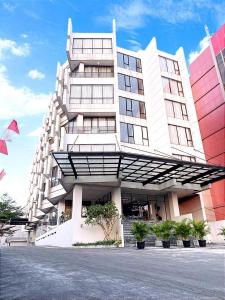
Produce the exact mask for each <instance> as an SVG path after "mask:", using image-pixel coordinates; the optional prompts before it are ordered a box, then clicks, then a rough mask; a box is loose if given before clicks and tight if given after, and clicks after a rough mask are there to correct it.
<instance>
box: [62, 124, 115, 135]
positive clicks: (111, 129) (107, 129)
mask: <svg viewBox="0 0 225 300" xmlns="http://www.w3.org/2000/svg"><path fill="white" fill-rule="evenodd" d="M65 129H66V133H68V134H105V133H115V132H116V126H96V127H95V126H94V127H93V126H81V127H78V126H76V127H75V126H74V127H73V126H66V127H65Z"/></svg>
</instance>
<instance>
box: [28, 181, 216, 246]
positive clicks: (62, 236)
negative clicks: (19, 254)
mask: <svg viewBox="0 0 225 300" xmlns="http://www.w3.org/2000/svg"><path fill="white" fill-rule="evenodd" d="M183 194H184V191H182V190H178V191H177V192H176V191H171V190H167V191H166V190H165V191H161V192H156V191H154V190H150V189H147V188H144V187H143V188H142V189H140V188H139V189H138V188H137V186H136V185H135V184H134V183H129V184H128V183H126V184H124V183H121V184H120V185H119V186H112V185H111V186H110V185H107V184H104V185H103V184H75V185H74V186H73V188H72V190H71V191H70V192H69V193H67V194H63V195H62V196H61V199H60V200H58V203H57V204H56V205H54V206H53V207H52V208H51V209H50V210H49V212H48V213H46V214H45V215H44V217H43V218H42V219H40V220H39V222H38V223H37V225H36V228H35V230H34V232H33V240H34V241H35V244H36V245H37V246H41V245H50V246H62V247H67V246H72V245H73V244H76V243H93V242H96V241H102V240H104V238H105V236H104V233H103V231H102V229H101V228H100V227H99V226H92V225H87V224H85V220H86V212H87V208H88V207H89V206H90V205H92V204H104V203H106V202H108V201H112V202H114V203H115V205H116V207H117V209H118V212H119V216H120V218H119V219H118V221H117V222H116V223H115V225H114V228H113V231H112V233H111V239H114V240H121V245H122V246H124V245H125V246H126V243H125V242H126V241H125V237H126V236H125V235H126V232H125V228H124V223H126V222H129V223H132V222H133V221H135V220H142V221H145V222H149V224H153V223H155V222H158V221H163V220H175V221H180V220H182V219H185V218H188V219H196V220H203V219H205V217H206V213H207V210H206V209H205V208H204V205H205V204H206V201H203V200H202V199H207V191H205V192H201V193H199V194H196V195H194V196H188V197H183V196H182V195H183ZM190 203H191V204H192V205H190ZM208 221H211V222H212V223H213V222H214V219H213V217H211V219H208ZM213 224H214V223H213ZM215 236H216V235H214V239H215ZM209 241H211V240H209Z"/></svg>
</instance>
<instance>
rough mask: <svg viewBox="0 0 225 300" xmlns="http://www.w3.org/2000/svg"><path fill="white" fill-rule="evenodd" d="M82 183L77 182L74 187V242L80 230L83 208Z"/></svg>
mask: <svg viewBox="0 0 225 300" xmlns="http://www.w3.org/2000/svg"><path fill="white" fill-rule="evenodd" d="M82 192H83V188H82V185H79V184H75V186H74V188H73V203H72V223H73V242H74V241H76V239H77V238H78V235H79V231H80V224H81V209H82V194H83V193H82Z"/></svg>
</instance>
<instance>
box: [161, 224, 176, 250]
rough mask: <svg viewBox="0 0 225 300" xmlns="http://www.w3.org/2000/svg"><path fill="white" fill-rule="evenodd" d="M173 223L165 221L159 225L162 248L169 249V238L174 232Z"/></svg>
mask: <svg viewBox="0 0 225 300" xmlns="http://www.w3.org/2000/svg"><path fill="white" fill-rule="evenodd" d="M174 226H175V222H174V221H170V220H166V221H164V222H163V223H161V224H160V225H159V236H160V237H161V239H162V245H163V248H170V237H171V235H172V234H173V231H174Z"/></svg>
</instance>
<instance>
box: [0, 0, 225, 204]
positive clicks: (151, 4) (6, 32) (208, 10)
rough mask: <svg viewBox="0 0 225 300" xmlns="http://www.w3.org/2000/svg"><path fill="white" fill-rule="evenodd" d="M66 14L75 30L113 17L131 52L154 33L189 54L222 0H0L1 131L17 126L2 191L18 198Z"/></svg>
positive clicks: (103, 27)
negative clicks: (15, 121)
mask: <svg viewBox="0 0 225 300" xmlns="http://www.w3.org/2000/svg"><path fill="white" fill-rule="evenodd" d="M68 17H71V18H72V22H73V31H78V32H110V31H111V28H112V19H113V18H115V19H116V22H117V44H118V45H119V46H121V47H124V48H129V49H132V50H135V51H136V50H138V49H141V48H145V47H146V46H147V44H148V43H149V41H150V40H151V39H152V37H153V36H155V37H156V38H157V43H158V48H159V49H160V50H163V51H166V52H170V53H175V51H176V50H177V49H178V48H179V47H180V46H182V47H183V48H184V51H185V55H186V58H187V61H188V60H189V59H191V60H192V59H193V58H194V57H195V56H196V55H197V54H198V53H199V51H201V49H203V48H204V47H205V44H206V43H205V39H204V37H205V32H204V25H205V24H207V25H208V27H209V30H210V32H211V33H213V32H215V31H216V30H217V29H218V28H219V27H220V26H221V25H222V24H223V23H224V21H225V0H221V1H213V0H209V1H204V0H195V1H194V0H185V1H182V0H180V1H173V0H167V1H166V0H163V1H162V0H158V1H155V0H149V1H148V0H145V1H144V0H143V1H141V0H136V1H135V0H130V1H127V0H124V1H112V0H111V1H110V0H108V1H106V0H101V1H100V0H85V1H84V0H83V1H81V0H0V133H1V132H3V131H4V128H5V126H7V125H8V124H9V122H10V121H11V120H12V119H16V120H17V121H18V123H19V127H20V131H21V134H20V135H19V136H17V135H15V136H14V137H13V141H12V142H11V143H8V149H9V155H8V156H3V155H1V154H0V155H1V156H0V171H1V169H3V168H4V169H5V171H6V173H7V175H6V176H5V177H4V178H3V180H2V181H0V194H2V193H3V192H8V193H9V194H10V195H11V196H12V197H13V198H14V199H15V200H16V201H17V202H18V203H19V204H21V205H25V203H26V194H27V186H28V182H29V170H30V167H31V163H32V158H33V154H34V150H35V147H36V145H37V143H38V136H37V135H38V129H39V127H40V126H41V122H42V119H43V116H44V113H45V112H46V111H47V105H48V101H49V95H50V93H51V92H53V91H54V86H55V72H56V63H57V61H60V62H61V63H63V62H64V61H65V59H66V53H65V47H66V32H67V21H68Z"/></svg>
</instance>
